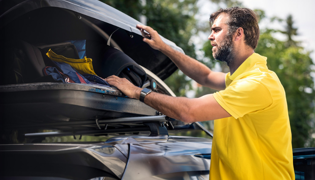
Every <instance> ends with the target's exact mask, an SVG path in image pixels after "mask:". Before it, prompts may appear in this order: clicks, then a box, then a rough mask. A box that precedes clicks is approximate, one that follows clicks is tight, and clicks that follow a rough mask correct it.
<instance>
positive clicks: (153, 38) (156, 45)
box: [137, 24, 166, 51]
mask: <svg viewBox="0 0 315 180" xmlns="http://www.w3.org/2000/svg"><path fill="white" fill-rule="evenodd" d="M137 28H138V29H139V30H140V31H141V34H142V36H143V37H144V38H143V41H144V42H145V43H147V44H149V45H150V46H151V47H152V48H153V49H156V50H159V51H161V50H162V49H163V48H164V47H165V46H166V44H165V43H164V42H163V41H162V39H161V37H160V36H159V34H158V32H156V31H155V30H154V29H152V28H151V27H149V26H144V25H140V24H138V25H137ZM145 31H146V32H145ZM148 33H149V34H148ZM148 37H150V39H149V38H148Z"/></svg>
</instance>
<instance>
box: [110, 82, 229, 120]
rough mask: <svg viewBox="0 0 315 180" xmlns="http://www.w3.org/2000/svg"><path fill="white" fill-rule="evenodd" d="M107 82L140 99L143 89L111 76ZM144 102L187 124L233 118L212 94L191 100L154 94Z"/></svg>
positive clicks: (149, 95)
mask: <svg viewBox="0 0 315 180" xmlns="http://www.w3.org/2000/svg"><path fill="white" fill-rule="evenodd" d="M105 80H106V81H107V82H108V83H109V84H111V85H113V86H116V87H117V88H118V89H120V90H121V91H122V92H123V93H124V94H125V95H127V96H128V97H130V98H135V99H139V97H140V92H141V90H142V89H141V88H139V87H136V86H134V85H133V84H132V83H130V82H129V81H128V80H127V79H125V78H119V77H117V76H110V77H108V78H106V79H105ZM144 102H145V103H146V104H148V105H149V106H151V107H152V108H154V109H156V110H158V111H160V112H162V113H163V114H165V115H167V116H169V117H172V118H174V119H178V120H181V121H183V122H186V123H192V122H196V121H208V120H214V119H219V118H225V117H230V116H231V115H230V114H229V113H228V112H227V111H225V110H224V109H223V108H222V107H221V106H220V104H219V103H218V102H217V101H216V100H215V99H214V97H213V95H212V94H210V95H206V96H203V97H200V98H194V99H189V98H185V97H172V96H167V95H163V94H159V93H155V92H152V93H150V94H148V95H147V96H146V97H145V99H144Z"/></svg>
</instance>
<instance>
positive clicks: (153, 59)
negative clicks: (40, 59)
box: [0, 0, 184, 80]
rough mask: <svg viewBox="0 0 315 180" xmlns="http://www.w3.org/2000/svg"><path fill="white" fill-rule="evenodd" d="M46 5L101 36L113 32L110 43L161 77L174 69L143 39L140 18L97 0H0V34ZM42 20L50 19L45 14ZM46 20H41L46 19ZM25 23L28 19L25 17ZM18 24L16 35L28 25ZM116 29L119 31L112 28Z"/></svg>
mask: <svg viewBox="0 0 315 180" xmlns="http://www.w3.org/2000/svg"><path fill="white" fill-rule="evenodd" d="M47 8H58V9H64V10H70V11H71V12H73V13H74V14H75V15H76V16H77V18H78V19H80V20H81V21H82V22H84V23H87V24H89V25H90V27H91V28H93V29H94V30H96V31H97V32H98V33H99V35H100V36H102V37H103V38H106V39H107V38H108V37H109V36H110V35H112V39H114V42H111V43H112V44H113V46H115V44H116V45H117V44H119V46H120V47H119V48H120V49H121V50H122V51H123V52H124V53H126V54H127V55H128V56H130V57H131V58H132V59H134V60H135V61H136V62H137V63H138V64H140V65H141V66H143V67H145V68H146V69H148V70H150V71H151V72H153V73H154V74H155V75H157V76H158V77H159V78H161V79H162V80H164V79H166V78H167V77H169V76H170V75H171V74H172V73H173V72H174V71H175V70H176V69H177V67H176V66H175V64H174V63H173V62H172V61H171V60H170V59H169V58H168V57H167V56H165V55H164V54H163V53H161V52H159V51H156V50H153V49H152V48H150V47H149V46H148V45H147V44H146V43H144V42H143V41H142V36H141V33H140V31H139V30H138V29H136V25H137V24H141V23H140V22H139V21H137V20H135V19H133V18H131V17H130V16H128V15H126V14H124V13H122V12H120V11H118V10H116V9H115V8H112V7H110V6H108V5H106V4H104V3H102V2H100V1H97V0H84V1H82V0H41V1H38V0H0V30H1V29H2V30H4V33H2V34H1V35H4V34H6V33H10V32H6V28H4V27H5V26H7V25H8V24H10V23H11V22H12V21H14V20H15V19H17V18H19V17H22V16H24V15H26V14H27V13H29V12H32V11H35V10H40V9H47ZM54 16H58V15H57V14H55V15H54ZM45 21H50V20H49V19H47V18H46V20H45ZM45 21H42V22H40V23H45ZM24 23H27V22H25V21H24ZM50 23H51V22H50ZM43 25H44V24H43ZM18 26H19V27H18V28H17V29H20V31H19V32H18V33H17V36H21V37H22V38H25V37H23V36H24V34H25V33H28V29H27V28H25V27H23V26H25V25H23V23H20V24H19V25H18ZM117 28H118V29H119V30H118V29H117ZM116 30H118V31H117V32H115V31H116ZM10 31H11V30H10ZM74 33H75V32H74ZM113 33H114V34H113ZM42 34H43V32H42V33H40V32H37V33H36V37H29V39H30V40H32V39H36V38H44V37H42ZM161 37H162V36H161ZM4 38H5V37H4ZM56 38H57V37H56ZM162 39H163V41H164V42H165V43H166V44H168V45H169V46H171V47H172V48H173V49H175V50H177V51H180V52H183V50H182V49H181V48H179V47H177V46H176V45H175V44H174V43H173V42H171V41H169V40H167V39H165V38H164V37H162ZM183 53H184V52H183ZM92 58H93V57H92Z"/></svg>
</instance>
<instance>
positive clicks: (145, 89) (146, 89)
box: [141, 88, 151, 94]
mask: <svg viewBox="0 0 315 180" xmlns="http://www.w3.org/2000/svg"><path fill="white" fill-rule="evenodd" d="M150 91H151V89H148V88H144V89H142V91H141V92H144V93H145V94H147V93H148V92H150Z"/></svg>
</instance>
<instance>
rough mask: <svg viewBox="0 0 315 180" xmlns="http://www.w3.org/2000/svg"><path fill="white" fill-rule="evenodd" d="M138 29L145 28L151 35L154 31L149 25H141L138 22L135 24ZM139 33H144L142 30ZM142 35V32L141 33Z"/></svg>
mask: <svg viewBox="0 0 315 180" xmlns="http://www.w3.org/2000/svg"><path fill="white" fill-rule="evenodd" d="M136 27H137V28H138V29H139V30H140V31H141V30H145V31H147V32H148V33H149V34H150V35H152V34H153V33H154V29H152V28H151V27H150V26H144V25H141V24H138V25H137V26H136ZM141 33H144V32H141ZM142 35H143V34H142Z"/></svg>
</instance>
